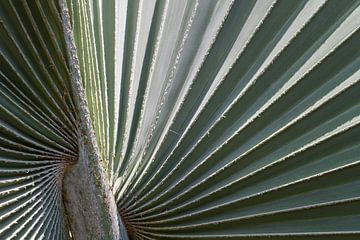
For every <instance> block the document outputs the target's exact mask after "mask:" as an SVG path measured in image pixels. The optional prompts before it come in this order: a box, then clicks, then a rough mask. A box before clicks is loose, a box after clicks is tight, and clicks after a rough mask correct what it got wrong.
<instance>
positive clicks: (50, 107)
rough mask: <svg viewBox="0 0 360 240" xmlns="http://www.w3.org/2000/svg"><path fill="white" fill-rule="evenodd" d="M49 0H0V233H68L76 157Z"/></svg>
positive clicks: (59, 41)
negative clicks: (67, 199) (66, 193)
mask: <svg viewBox="0 0 360 240" xmlns="http://www.w3.org/2000/svg"><path fill="white" fill-rule="evenodd" d="M58 12H59V11H58V9H57V6H56V4H55V2H54V1H11V0H9V1H7V0H4V1H1V2H0V239H67V238H68V231H67V230H66V229H67V228H66V217H65V216H64V211H63V205H62V196H61V184H62V176H63V173H64V171H65V169H66V167H67V166H68V165H69V164H71V162H72V161H74V160H75V159H76V158H77V157H76V156H77V137H76V130H75V129H76V121H75V114H74V107H73V103H72V99H71V97H70V95H71V92H70V86H69V83H70V82H69V77H68V69H67V64H66V61H65V59H66V56H65V53H66V51H65V47H64V41H63V39H64V38H63V37H62V27H61V24H60V18H59V14H58Z"/></svg>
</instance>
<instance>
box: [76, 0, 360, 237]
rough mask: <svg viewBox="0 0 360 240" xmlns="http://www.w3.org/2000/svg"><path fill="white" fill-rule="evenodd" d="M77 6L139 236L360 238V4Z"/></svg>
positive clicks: (102, 118)
mask: <svg viewBox="0 0 360 240" xmlns="http://www.w3.org/2000/svg"><path fill="white" fill-rule="evenodd" d="M70 2H71V3H70ZM69 3H70V9H71V13H72V14H71V15H72V17H73V18H72V19H73V25H74V34H75V39H76V44H77V47H78V54H79V56H80V57H79V59H80V63H81V65H82V66H84V67H83V68H82V76H83V81H84V85H85V89H86V90H87V99H88V102H89V105H90V109H91V112H92V118H93V120H94V127H95V129H96V132H97V136H98V141H99V145H100V146H101V149H102V154H103V157H104V158H105V159H106V161H107V164H108V166H109V167H108V169H109V178H110V180H111V182H112V184H113V186H114V192H115V193H116V198H117V204H118V207H119V211H120V212H121V215H122V217H123V219H124V221H125V222H126V225H127V228H128V230H129V232H130V235H132V237H134V238H135V239H177V238H183V239H192V238H202V239H209V238H219V239H223V238H239V237H250V236H251V237H259V239H263V238H262V237H264V236H279V237H281V236H283V237H287V238H286V239H289V238H291V239H293V238H294V239H295V238H296V236H298V235H299V236H309V235H315V236H318V237H321V236H323V237H324V239H328V237H329V236H328V235H332V234H335V235H334V236H336V234H344V235H342V236H341V237H339V239H343V238H345V237H358V236H359V233H360V226H359V220H360V215H359V214H360V202H359V200H360V198H359V197H360V177H359V174H358V172H359V170H360V166H359V160H360V159H359V153H360V144H359V143H360V135H359V134H360V128H359V121H360V104H359V103H360V84H359V79H360V70H359V69H360V68H359V66H360V55H359V53H360V48H359V46H360V45H359V44H360V31H359V27H360V7H359V3H360V2H359V1H334V0H332V1H319V0H315V1H241V0H239V1H226V0H224V1H205V0H200V1H192V0H191V1H116V2H112V3H109V2H108V1H103V2H102V1H69ZM111 28H112V31H111ZM84 36H88V37H84ZM114 47H115V51H111V50H109V49H114ZM290 236H291V237H290Z"/></svg>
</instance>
